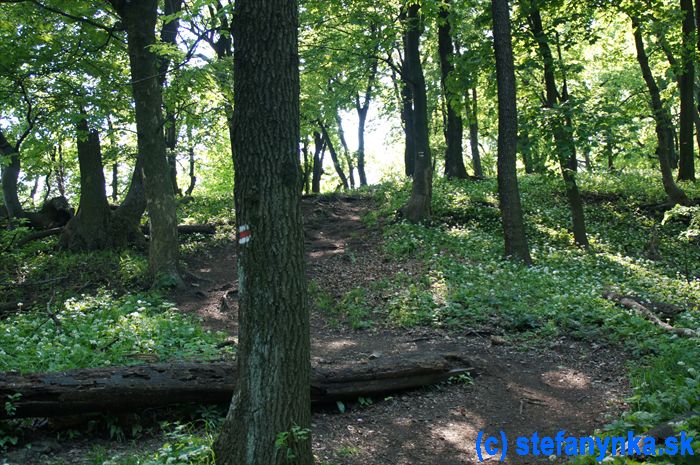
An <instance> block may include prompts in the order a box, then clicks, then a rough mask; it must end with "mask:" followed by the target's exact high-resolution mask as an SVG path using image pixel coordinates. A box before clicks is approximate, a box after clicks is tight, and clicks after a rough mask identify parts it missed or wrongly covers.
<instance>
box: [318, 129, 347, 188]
mask: <svg viewBox="0 0 700 465" xmlns="http://www.w3.org/2000/svg"><path fill="white" fill-rule="evenodd" d="M318 125H319V127H320V128H321V133H322V134H323V139H324V140H325V143H326V146H327V147H328V153H330V154H331V160H333V167H334V168H335V172H336V173H337V174H338V177H339V178H340V183H341V184H342V185H343V190H348V189H349V187H350V186H349V184H348V178H347V176H345V173H344V172H343V166H342V165H341V164H340V159H339V158H338V152H336V151H335V146H334V145H333V141H332V140H331V136H330V135H329V134H328V130H327V129H326V125H325V124H323V122H322V121H318Z"/></svg>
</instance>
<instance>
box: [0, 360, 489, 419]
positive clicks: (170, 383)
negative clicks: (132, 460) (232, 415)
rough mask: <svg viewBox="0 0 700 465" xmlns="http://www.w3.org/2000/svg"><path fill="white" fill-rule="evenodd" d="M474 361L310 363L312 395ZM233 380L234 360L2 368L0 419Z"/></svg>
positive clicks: (145, 402) (346, 392) (380, 387)
mask: <svg viewBox="0 0 700 465" xmlns="http://www.w3.org/2000/svg"><path fill="white" fill-rule="evenodd" d="M472 362H473V361H470V360H468V359H466V358H465V357H462V356H459V355H454V354H427V355H425V354H423V355H415V356H405V355H403V356H400V357H398V356H397V357H380V358H378V359H375V360H370V361H368V362H366V363H355V364H351V365H345V366H340V367H337V368H319V367H315V368H313V372H312V381H311V400H312V402H313V403H315V404H324V403H331V402H335V401H337V400H344V399H345V400H348V399H357V398H358V397H372V396H377V395H381V394H386V393H390V392H398V391H405V390H408V389H415V388H419V387H422V386H427V385H431V384H435V383H439V382H442V381H445V380H447V379H449V378H450V377H452V376H456V375H458V374H462V373H467V372H469V373H475V371H478V370H476V369H475V368H474V365H475V363H472ZM480 365H483V364H480ZM235 380H236V364H235V363H232V362H214V363H185V362H179V363H166V364H151V365H138V366H120V367H110V368H94V369H79V370H70V371H64V372H52V373H36V374H28V375H21V374H18V373H13V372H10V373H3V374H0V401H1V402H10V403H11V405H12V408H10V409H9V411H12V412H13V415H12V416H10V415H8V409H7V408H5V409H0V418H25V417H53V416H61V415H74V414H84V413H94V412H120V411H121V412H123V411H138V410H142V409H144V408H154V407H163V406H167V405H173V404H183V403H201V404H226V403H228V402H230V400H231V396H232V394H233V389H234V383H235ZM17 394H19V396H17ZM11 396H14V397H11Z"/></svg>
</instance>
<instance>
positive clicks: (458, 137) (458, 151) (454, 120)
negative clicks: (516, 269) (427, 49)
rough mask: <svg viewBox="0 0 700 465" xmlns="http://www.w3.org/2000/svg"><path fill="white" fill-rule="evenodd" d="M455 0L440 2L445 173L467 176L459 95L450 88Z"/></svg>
mask: <svg viewBox="0 0 700 465" xmlns="http://www.w3.org/2000/svg"><path fill="white" fill-rule="evenodd" d="M451 7H452V6H451V0H444V3H441V5H440V13H439V14H440V17H439V19H438V54H439V56H440V84H441V86H442V95H443V96H444V99H445V106H446V109H447V112H446V113H447V124H446V125H445V143H446V144H447V148H446V150H445V176H446V177H447V178H458V179H467V169H466V168H465V167H464V160H463V158H462V131H463V124H462V117H461V116H460V114H459V109H458V108H455V100H457V99H459V94H458V93H455V92H452V89H451V88H450V85H451V84H450V82H449V80H450V76H451V74H452V73H453V72H454V65H453V64H452V62H453V60H454V56H455V52H454V45H453V43H452V31H451V25H450V20H451V15H450V9H451Z"/></svg>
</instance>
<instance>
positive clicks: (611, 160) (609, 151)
mask: <svg viewBox="0 0 700 465" xmlns="http://www.w3.org/2000/svg"><path fill="white" fill-rule="evenodd" d="M614 143H615V142H614V140H613V136H612V134H611V133H610V130H609V129H608V130H606V131H605V155H606V156H607V159H608V171H609V172H611V173H612V172H613V171H615V152H614V148H615V147H614Z"/></svg>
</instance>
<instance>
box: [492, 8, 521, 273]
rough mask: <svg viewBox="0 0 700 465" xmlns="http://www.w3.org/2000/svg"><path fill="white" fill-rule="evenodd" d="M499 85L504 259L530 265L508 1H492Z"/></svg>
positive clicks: (500, 198) (500, 190)
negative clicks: (519, 172) (519, 166)
mask: <svg viewBox="0 0 700 465" xmlns="http://www.w3.org/2000/svg"><path fill="white" fill-rule="evenodd" d="M491 9H492V12H493V46H494V50H495V55H496V82H497V83H498V196H499V200H500V201H499V205H500V208H501V221H502V223H503V235H504V238H505V252H506V256H509V257H514V258H516V259H520V260H522V261H523V262H525V263H528V264H529V263H530V262H531V259H530V250H529V249H528V245H527V238H526V236H525V223H524V221H523V210H522V206H521V204H520V191H519V189H518V176H517V171H516V157H517V143H518V111H517V102H516V88H515V65H514V63H513V45H512V41H511V32H510V6H509V5H508V0H492V2H491Z"/></svg>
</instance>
